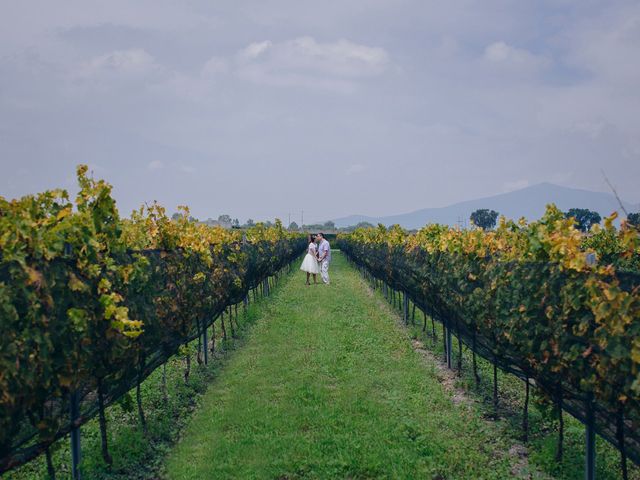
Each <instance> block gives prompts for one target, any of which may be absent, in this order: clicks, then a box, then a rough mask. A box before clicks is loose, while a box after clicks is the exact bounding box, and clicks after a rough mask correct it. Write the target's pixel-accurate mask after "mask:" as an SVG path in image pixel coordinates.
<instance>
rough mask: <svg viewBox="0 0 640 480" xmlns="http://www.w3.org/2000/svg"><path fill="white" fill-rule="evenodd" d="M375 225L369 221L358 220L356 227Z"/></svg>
mask: <svg viewBox="0 0 640 480" xmlns="http://www.w3.org/2000/svg"><path fill="white" fill-rule="evenodd" d="M374 226H375V225H373V224H372V223H369V222H358V223H357V224H356V228H373V227H374Z"/></svg>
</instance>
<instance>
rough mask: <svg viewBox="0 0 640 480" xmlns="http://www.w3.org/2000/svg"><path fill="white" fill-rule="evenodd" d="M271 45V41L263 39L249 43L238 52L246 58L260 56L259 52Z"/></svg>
mask: <svg viewBox="0 0 640 480" xmlns="http://www.w3.org/2000/svg"><path fill="white" fill-rule="evenodd" d="M272 46H273V43H271V42H270V41H269V40H265V41H264V42H255V43H251V44H249V45H248V46H247V47H245V48H244V49H243V50H242V51H241V52H240V54H241V55H242V56H243V57H245V58H248V59H253V58H258V57H259V56H260V54H262V53H263V52H265V51H266V50H268V49H269V48H271V47H272Z"/></svg>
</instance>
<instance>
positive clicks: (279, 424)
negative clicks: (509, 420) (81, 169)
mask: <svg viewBox="0 0 640 480" xmlns="http://www.w3.org/2000/svg"><path fill="white" fill-rule="evenodd" d="M330 273H331V275H332V284H331V285H330V286H324V285H318V286H311V287H307V286H305V285H304V280H303V277H302V273H301V272H297V274H295V275H292V276H290V277H288V278H287V279H285V280H284V281H283V283H282V284H281V286H280V287H279V288H278V289H277V291H276V293H275V294H274V295H273V296H272V298H271V299H270V301H269V302H265V304H264V307H263V309H262V310H261V314H260V318H259V319H258V320H257V322H256V323H255V324H254V325H253V326H252V327H251V331H250V334H249V336H248V338H247V341H246V343H245V345H244V346H243V347H242V348H241V349H240V350H239V351H238V352H236V353H235V354H234V356H233V358H232V359H231V360H230V361H229V363H228V364H227V365H226V366H225V367H224V369H223V370H222V371H221V372H220V375H219V376H218V377H217V378H216V380H215V381H214V382H213V383H212V384H211V386H210V389H209V391H208V392H207V393H206V394H205V396H204V397H203V400H202V404H201V406H200V408H199V409H198V411H197V412H196V413H195V414H194V416H193V418H192V420H191V422H190V424H189V426H188V427H187V429H186V431H185V433H184V436H183V438H182V440H181V441H180V442H179V444H178V445H177V446H176V448H175V449H174V450H173V451H172V453H171V455H170V456H169V458H168V459H167V464H166V476H167V477H168V478H170V479H209V478H211V479H213V478H265V479H285V478H449V479H454V478H455V479H460V478H473V479H480V478H487V479H489V478H496V479H497V478H500V479H502V478H511V477H512V476H513V475H512V474H511V473H510V471H511V465H510V463H511V461H512V459H511V458H510V457H509V456H508V455H506V454H504V453H502V452H507V451H508V449H509V445H505V444H504V440H502V439H501V437H500V435H499V434H498V433H497V431H496V430H495V429H494V427H493V425H492V424H491V423H489V422H486V421H484V420H482V419H481V418H480V417H479V414H478V413H477V411H476V410H474V409H473V408H471V407H469V405H465V404H460V405H455V404H454V402H452V399H451V395H450V394H449V393H447V392H446V391H445V390H444V388H443V387H442V385H441V384H440V383H439V382H438V380H437V374H436V367H435V365H433V364H431V363H429V362H428V361H425V359H424V358H422V357H421V356H420V355H419V354H418V353H416V352H415V351H414V350H413V349H412V347H411V342H410V340H409V339H408V337H407V333H406V332H404V331H403V330H402V329H401V328H400V327H399V326H398V325H397V319H396V317H395V316H394V315H393V314H392V313H391V312H390V311H389V309H388V308H387V307H386V306H385V305H384V304H383V303H382V302H381V301H379V300H378V299H377V298H376V297H375V296H372V295H371V293H370V292H369V290H368V289H367V287H366V285H365V284H364V282H363V281H362V280H361V279H360V277H359V276H358V274H357V272H356V271H355V270H353V269H352V268H351V267H350V266H349V265H348V264H347V262H346V260H345V259H344V257H343V256H342V255H340V254H339V253H336V254H334V262H333V264H332V266H331V272H330Z"/></svg>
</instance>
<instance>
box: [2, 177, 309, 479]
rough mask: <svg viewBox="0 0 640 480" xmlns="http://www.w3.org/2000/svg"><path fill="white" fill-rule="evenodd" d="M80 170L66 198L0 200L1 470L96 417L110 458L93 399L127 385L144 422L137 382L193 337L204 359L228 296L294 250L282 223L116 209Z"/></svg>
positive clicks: (243, 291)
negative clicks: (231, 226) (238, 226)
mask: <svg viewBox="0 0 640 480" xmlns="http://www.w3.org/2000/svg"><path fill="white" fill-rule="evenodd" d="M78 179H79V184H80V191H79V193H78V195H77V198H76V200H75V203H73V202H71V201H70V200H69V197H68V194H67V193H66V192H65V191H63V190H55V191H49V192H44V193H41V194H38V195H30V196H26V197H23V198H21V199H17V200H11V201H7V200H5V199H3V198H2V197H0V316H1V318H0V392H1V393H0V473H2V472H4V471H7V470H9V469H12V468H15V467H17V466H19V465H21V464H24V463H25V462H28V461H30V460H32V459H33V458H35V457H36V456H38V455H40V454H42V453H46V455H47V460H48V463H49V464H50V454H49V446H50V445H51V444H52V443H53V442H54V441H56V440H57V439H59V438H61V437H63V436H65V435H67V434H68V433H69V432H72V443H73V442H76V441H77V438H74V435H73V434H75V433H77V429H78V427H79V426H80V425H82V424H84V423H85V422H87V421H88V420H89V419H91V418H93V417H94V416H96V415H97V416H98V418H99V424H100V432H101V440H102V448H103V457H104V459H105V461H106V462H107V463H109V461H110V460H111V459H110V455H109V451H108V444H107V434H106V420H105V414H104V411H105V408H106V407H107V406H109V405H110V404H111V403H113V402H115V401H116V400H118V399H119V398H120V397H122V396H123V395H124V394H126V393H127V392H128V391H129V390H131V389H132V388H136V393H137V395H136V397H137V400H138V402H137V406H138V414H139V418H140V423H141V425H142V427H143V428H145V427H146V424H145V418H144V410H143V405H142V404H141V401H140V383H141V382H142V381H143V380H144V379H145V378H146V377H147V376H148V375H150V374H151V373H152V372H153V371H154V370H155V369H156V368H158V367H161V366H163V365H165V364H166V362H167V360H168V359H169V358H170V357H172V356H173V355H175V354H177V353H178V352H180V349H181V348H182V346H184V345H185V344H187V343H188V342H190V341H192V340H194V339H198V342H199V344H200V348H199V353H198V355H200V354H201V352H202V353H204V354H205V355H207V353H208V352H207V348H208V345H207V344H208V338H207V331H208V329H209V328H210V327H212V326H213V327H212V328H215V325H214V322H216V321H218V322H219V324H220V327H221V329H222V331H223V334H224V336H225V337H226V336H227V330H226V329H227V327H228V328H230V330H231V332H230V333H231V335H233V334H234V333H235V331H234V323H233V319H234V311H235V317H236V322H237V306H238V304H244V305H245V306H246V305H247V303H248V301H249V296H250V294H251V291H253V292H254V298H255V295H256V291H257V290H258V289H260V290H261V292H262V293H263V294H268V292H269V288H270V284H271V283H273V282H274V281H275V279H277V278H278V275H279V272H280V271H281V270H282V269H283V268H285V267H287V266H288V265H289V264H290V263H291V262H292V261H293V260H294V259H295V258H297V257H298V256H299V255H300V254H301V253H302V252H303V251H304V249H305V246H306V241H305V239H304V238H302V237H301V236H300V235H297V234H292V233H289V232H287V231H286V230H285V229H284V228H283V227H282V225H281V223H280V222H276V225H275V227H271V228H266V227H265V226H264V225H262V224H258V225H257V226H255V227H254V228H251V229H249V230H247V231H245V232H241V231H233V230H225V229H223V228H220V227H208V226H206V225H202V224H199V223H197V222H194V221H192V219H190V218H189V211H188V209H186V208H183V209H182V214H181V215H179V216H178V218H174V219H171V218H168V217H167V215H166V213H165V211H164V209H163V208H162V207H160V206H159V205H157V204H155V203H154V204H152V205H150V206H146V207H143V208H141V209H140V210H139V211H137V212H134V214H133V215H132V217H131V218H130V219H123V218H120V216H119V214H118V211H117V209H116V207H115V201H114V200H113V198H112V196H111V186H110V185H108V184H107V183H105V182H104V181H96V180H94V179H93V178H90V177H89V176H87V169H86V167H84V166H81V167H79V169H78ZM225 312H226V317H227V322H228V323H227V325H225V323H224V316H225ZM212 339H213V341H214V342H215V336H212ZM214 345H215V344H213V345H212V348H213V346H214ZM186 358H187V359H188V360H189V359H190V356H189V355H187V356H186ZM205 360H206V357H205ZM187 377H188V366H187V370H186V371H185V378H187ZM72 450H73V452H74V453H77V451H76V449H75V448H73V449H72ZM76 461H77V459H76Z"/></svg>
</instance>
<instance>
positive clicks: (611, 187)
mask: <svg viewBox="0 0 640 480" xmlns="http://www.w3.org/2000/svg"><path fill="white" fill-rule="evenodd" d="M600 171H601V172H602V176H603V177H604V181H605V182H607V185H609V188H610V189H611V191H612V192H613V195H614V196H615V197H616V200H618V204H619V205H620V209H621V210H622V211H623V212H624V214H625V215H626V216H627V217H628V216H629V212H627V209H626V208H624V205H623V203H622V200H621V199H620V196H619V195H618V191H617V190H616V188H615V187H614V186H613V185H612V184H611V182H610V181H609V177H607V174H606V173H604V170H600Z"/></svg>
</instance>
